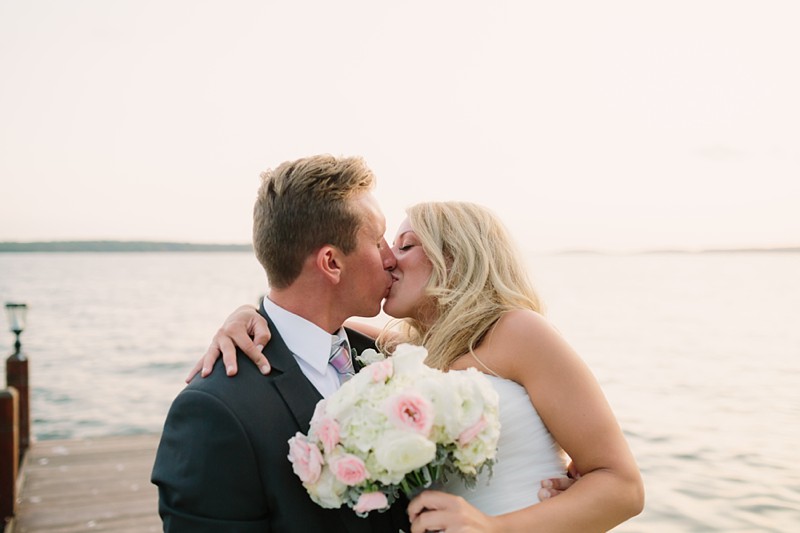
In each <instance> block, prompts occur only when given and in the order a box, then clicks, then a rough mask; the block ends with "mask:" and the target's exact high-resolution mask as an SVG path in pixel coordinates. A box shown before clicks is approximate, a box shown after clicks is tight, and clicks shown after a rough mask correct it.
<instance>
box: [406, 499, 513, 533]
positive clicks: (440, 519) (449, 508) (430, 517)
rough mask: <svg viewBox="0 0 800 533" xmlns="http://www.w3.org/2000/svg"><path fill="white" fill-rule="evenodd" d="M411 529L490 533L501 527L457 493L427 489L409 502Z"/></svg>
mask: <svg viewBox="0 0 800 533" xmlns="http://www.w3.org/2000/svg"><path fill="white" fill-rule="evenodd" d="M407 512H408V518H409V521H410V522H411V533H425V532H426V531H447V533H493V532H499V531H502V529H501V528H500V525H499V524H497V523H496V522H497V519H496V517H493V516H489V515H486V514H484V513H482V512H480V511H479V510H478V509H476V508H475V507H473V506H472V505H470V504H469V503H467V501H466V500H465V499H464V498H462V497H460V496H454V495H452V494H447V493H446V492H439V491H436V490H426V491H424V492H422V493H421V494H420V495H419V496H417V497H416V498H414V499H413V500H411V503H409V504H408V510H407Z"/></svg>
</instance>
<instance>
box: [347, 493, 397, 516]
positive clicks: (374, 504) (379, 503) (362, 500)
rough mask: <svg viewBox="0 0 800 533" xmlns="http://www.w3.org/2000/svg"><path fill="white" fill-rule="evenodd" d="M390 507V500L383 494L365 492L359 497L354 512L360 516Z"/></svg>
mask: <svg viewBox="0 0 800 533" xmlns="http://www.w3.org/2000/svg"><path fill="white" fill-rule="evenodd" d="M388 507H389V500H387V499H386V494H384V493H382V492H365V493H364V494H362V495H361V496H359V497H358V502H357V503H356V506H355V507H353V510H354V511H355V512H357V513H359V514H363V513H368V512H370V511H377V510H379V509H386V508H388Z"/></svg>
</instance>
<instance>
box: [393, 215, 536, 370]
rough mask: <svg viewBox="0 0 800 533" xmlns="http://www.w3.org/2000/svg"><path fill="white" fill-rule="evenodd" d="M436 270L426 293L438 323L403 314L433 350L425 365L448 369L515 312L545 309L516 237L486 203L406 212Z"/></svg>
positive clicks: (414, 334) (413, 337) (414, 338)
mask: <svg viewBox="0 0 800 533" xmlns="http://www.w3.org/2000/svg"><path fill="white" fill-rule="evenodd" d="M407 214H408V220H409V223H410V225H411V228H412V229H413V230H414V233H416V235H417V237H418V238H419V240H420V244H421V245H422V249H423V250H424V252H425V255H426V256H427V257H428V259H429V260H430V262H431V264H432V265H433V272H432V274H431V277H430V279H429V280H428V283H427V286H426V287H425V291H426V293H427V295H428V296H430V297H431V299H432V300H433V310H432V320H431V321H430V322H429V323H428V325H427V326H426V325H424V324H422V323H420V322H417V321H415V320H413V319H404V320H403V322H405V324H406V335H407V338H406V339H403V340H408V341H411V342H416V343H417V344H422V345H424V346H425V347H426V348H427V350H428V358H427V360H426V363H427V364H428V365H430V366H432V367H434V368H438V369H442V370H444V369H447V368H449V367H450V365H451V364H452V363H453V361H455V360H456V359H457V358H458V357H459V356H461V355H463V354H465V353H468V352H472V351H473V350H474V349H475V347H476V346H478V345H479V344H480V342H481V341H482V340H483V338H484V336H485V335H486V334H487V333H488V332H489V330H490V329H491V328H492V326H493V325H494V324H495V323H496V322H497V320H498V319H499V318H500V317H501V316H502V314H503V313H505V312H507V311H510V310H512V309H530V310H533V311H536V312H539V313H541V312H542V311H543V309H542V305H541V303H540V301H539V297H538V296H537V294H536V291H535V290H534V289H533V286H532V284H531V282H530V280H529V277H528V273H527V269H526V267H525V265H524V263H523V261H522V258H521V256H520V255H519V253H518V252H517V250H516V247H515V245H514V242H513V240H512V239H511V236H510V235H509V233H508V232H507V230H506V229H505V227H504V226H503V224H502V223H501V222H500V220H499V219H498V218H497V217H496V216H495V215H494V214H493V213H492V212H491V211H490V210H489V209H487V208H485V207H482V206H480V205H477V204H473V203H468V202H429V203H421V204H416V205H414V206H412V207H411V208H409V209H408V210H407Z"/></svg>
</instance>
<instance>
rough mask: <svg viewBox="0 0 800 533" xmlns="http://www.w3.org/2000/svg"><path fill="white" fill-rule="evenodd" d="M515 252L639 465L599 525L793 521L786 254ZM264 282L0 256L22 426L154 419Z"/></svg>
mask: <svg viewBox="0 0 800 533" xmlns="http://www.w3.org/2000/svg"><path fill="white" fill-rule="evenodd" d="M529 259H530V266H531V272H532V274H533V277H534V280H535V281H536V283H537V286H538V287H539V289H540V292H541V293H542V296H543V297H544V299H545V302H546V304H547V306H548V316H549V318H550V320H551V321H552V322H554V323H555V324H556V325H557V326H558V328H559V329H560V330H561V331H562V333H563V334H564V335H565V336H566V338H567V339H568V340H569V341H570V342H571V343H572V345H573V346H574V347H576V348H577V350H578V351H579V353H581V355H582V356H583V357H584V359H585V360H586V361H587V363H588V364H589V365H590V367H591V368H592V369H593V370H594V372H595V374H596V376H597V377H598V379H599V380H600V382H601V384H602V386H603V388H604V390H605V392H606V394H607V396H608V398H609V401H610V402H611V404H612V406H613V408H614V410H615V412H616V414H617V417H618V418H619V421H620V424H621V425H622V427H623V429H624V430H625V432H626V434H627V436H628V438H629V442H630V444H631V447H632V448H633V451H634V453H635V455H636V457H637V459H638V461H639V465H640V467H641V469H642V472H643V475H644V478H645V483H646V487H647V505H646V509H645V511H644V512H643V513H642V515H640V516H639V517H637V518H635V519H634V520H631V521H630V522H628V523H626V524H624V525H622V526H620V527H618V528H617V529H615V531H626V532H653V531H655V532H662V531H663V532H672V531H675V532H684V531H725V532H751V531H781V532H788V531H798V530H800V467H798V464H799V463H800V461H798V459H800V455H798V449H800V311H799V310H798V309H799V308H800V254H791V253H784V254H781V253H774V254H771V253H730V254H723V253H719V254H645V255H609V256H605V255H591V254H575V255H532V256H531V257H530V258H529ZM264 291H265V282H264V276H263V274H262V271H261V269H260V267H259V265H258V264H257V263H256V261H255V260H254V259H253V258H252V256H251V255H250V254H248V253H149V254H148V253H141V254H138V253H130V254H128V253H106V254H91V253H79V254H55V253H49V254H48V253H44V254H0V301H2V302H5V301H24V302H27V303H28V304H29V306H30V311H29V317H28V328H27V330H26V331H25V332H24V333H23V335H22V342H23V349H24V351H25V352H26V353H27V355H28V357H29V359H30V365H31V383H32V403H33V406H32V409H33V412H32V418H33V432H34V434H35V438H37V439H39V440H44V439H56V438H59V439H60V438H75V437H89V436H103V435H125V434H136V433H155V432H159V431H160V429H161V424H162V422H163V419H164V417H165V415H166V412H167V409H168V407H169V404H170V402H171V401H172V399H173V397H174V396H175V395H176V394H177V393H178V391H179V390H180V389H181V388H182V386H183V378H184V377H185V375H186V373H187V372H188V370H189V368H190V367H191V366H192V364H193V363H194V362H195V361H196V360H197V359H198V358H199V356H200V355H201V354H202V353H203V352H204V351H205V348H206V346H207V344H208V342H209V340H210V338H211V335H212V334H213V332H214V331H215V330H216V328H217V327H218V326H219V324H221V322H222V320H223V319H224V318H225V317H226V316H227V315H228V313H229V312H230V311H231V310H233V309H234V308H235V307H237V306H238V305H240V304H242V303H255V302H256V300H257V298H258V297H259V295H260V294H262V293H263V292H264ZM0 325H2V328H0V355H2V354H8V353H10V352H11V346H12V344H13V336H12V334H11V333H8V331H7V330H8V328H7V322H6V319H5V317H3V318H2V321H0ZM4 371H5V370H4V368H3V369H0V377H1V378H2V382H0V383H3V384H4V383H5V376H4Z"/></svg>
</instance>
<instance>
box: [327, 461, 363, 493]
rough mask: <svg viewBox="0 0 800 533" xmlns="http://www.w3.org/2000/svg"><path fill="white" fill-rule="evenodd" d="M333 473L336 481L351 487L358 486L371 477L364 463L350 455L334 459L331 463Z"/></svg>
mask: <svg viewBox="0 0 800 533" xmlns="http://www.w3.org/2000/svg"><path fill="white" fill-rule="evenodd" d="M331 471H333V475H334V476H336V479H338V480H339V481H341V482H342V483H344V484H345V485H348V486H351V487H352V486H354V485H358V484H359V483H361V482H362V481H364V480H365V479H367V476H369V472H367V467H366V465H365V464H364V461H362V460H361V459H359V458H358V457H356V456H355V455H350V454H349V453H347V454H344V455H342V456H339V457H337V458H336V459H334V460H333V461H332V462H331Z"/></svg>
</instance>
